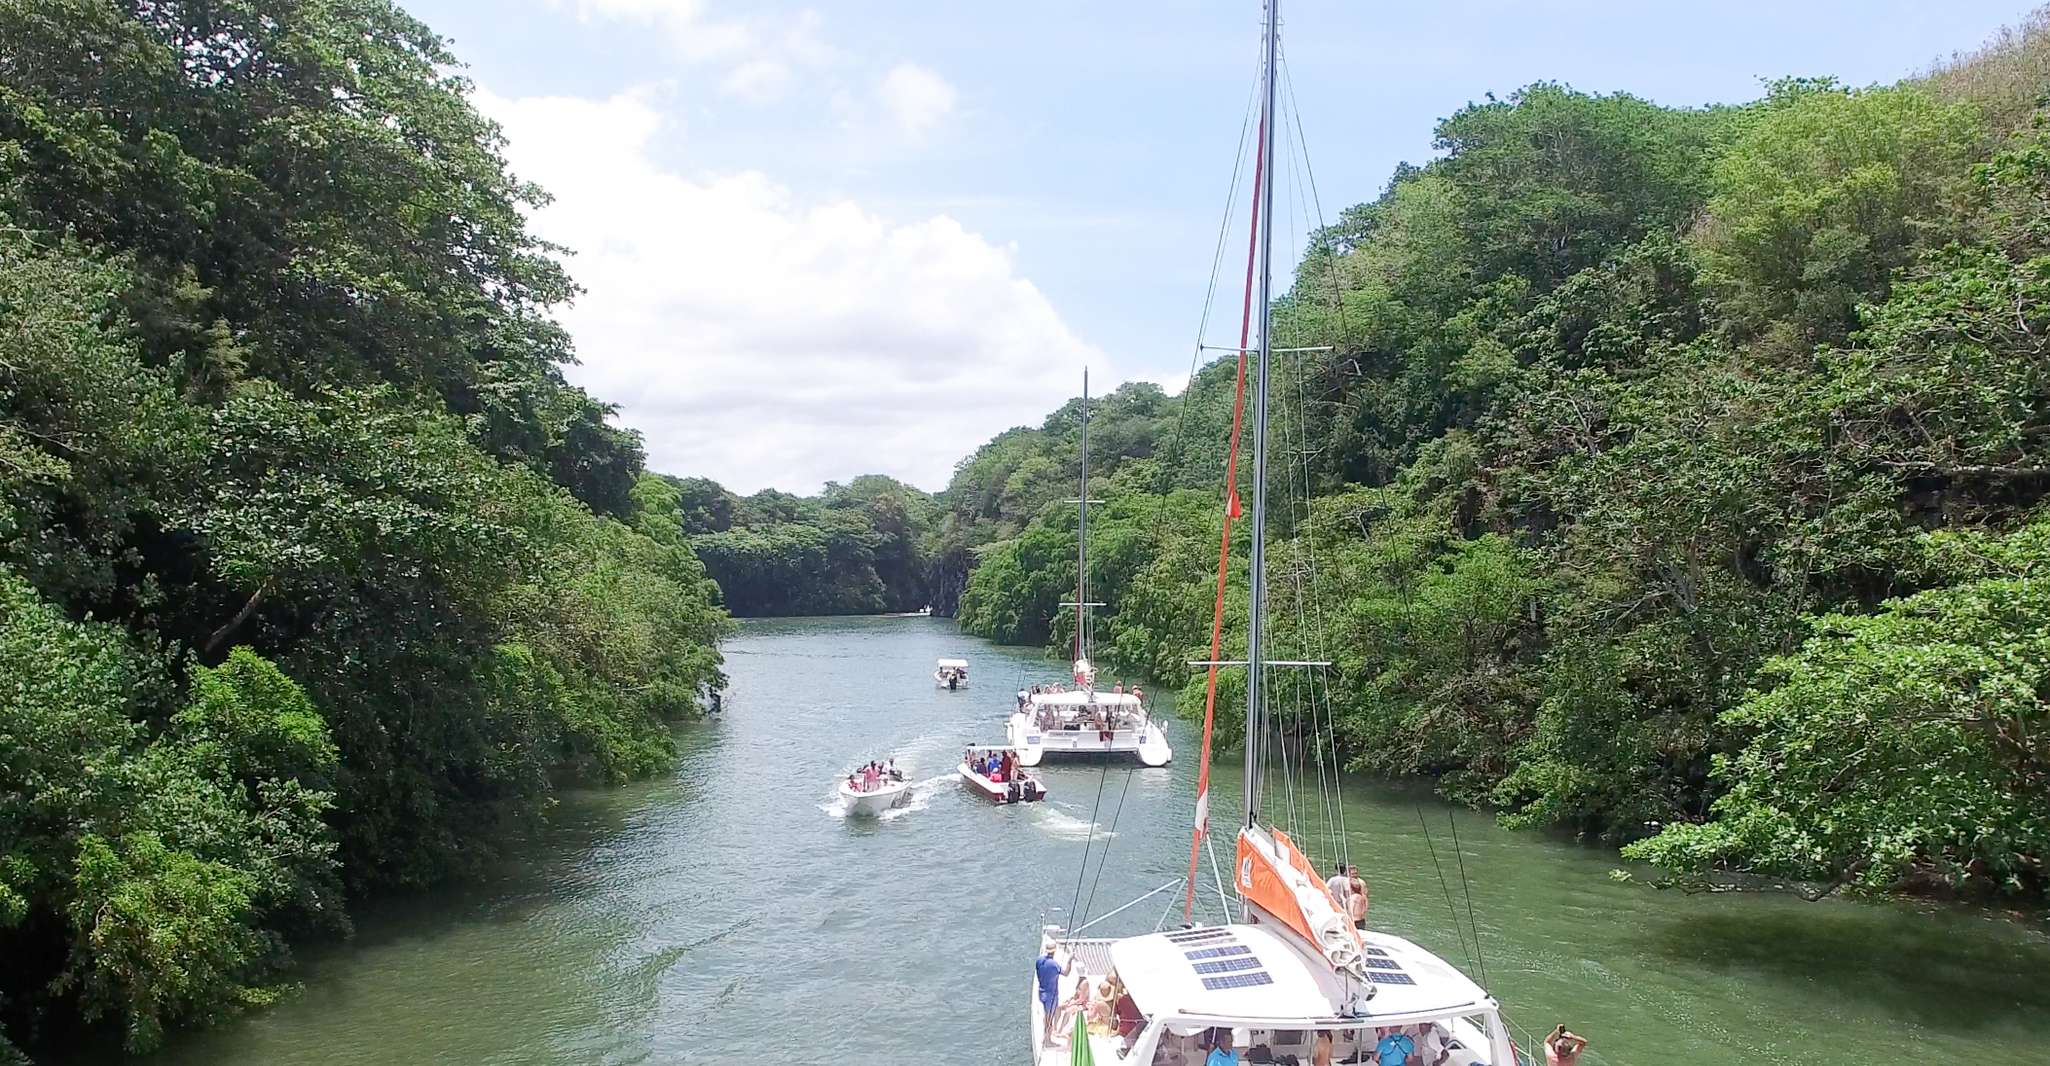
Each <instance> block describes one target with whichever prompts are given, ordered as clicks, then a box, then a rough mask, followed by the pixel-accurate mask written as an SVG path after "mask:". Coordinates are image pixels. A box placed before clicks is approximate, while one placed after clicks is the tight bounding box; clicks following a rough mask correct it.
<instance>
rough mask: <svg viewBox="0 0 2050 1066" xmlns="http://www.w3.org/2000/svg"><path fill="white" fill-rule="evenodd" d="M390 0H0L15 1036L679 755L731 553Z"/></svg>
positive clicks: (5, 705) (464, 89) (290, 934)
mask: <svg viewBox="0 0 2050 1066" xmlns="http://www.w3.org/2000/svg"><path fill="white" fill-rule="evenodd" d="M453 69H455V67H454V60H453V58H452V57H451V56H450V55H449V54H448V53H447V52H446V51H445V50H444V46H443V44H442V42H441V41H440V40H439V39H438V38H436V37H435V36H434V35H433V34H432V33H430V32H429V31H428V30H427V29H426V28H425V27H424V26H422V25H420V24H419V23H417V22H415V21H413V20H411V19H410V18H408V17H406V16H405V15H403V14H401V13H400V12H399V11H398V10H397V9H396V8H394V7H393V6H392V5H391V4H390V3H389V2H387V0H322V2H318V3H313V2H298V0H264V2H256V0H219V2H214V3H206V4H167V3H133V4H129V3H109V2H106V0H0V960H4V964H0V1021H4V1026H5V1030H4V1034H5V1035H4V1036H0V1060H6V1059H9V1058H12V1057H14V1055H15V1052H14V1050H13V1047H12V1045H11V1044H10V1041H13V1042H15V1043H32V1042H36V1041H46V1040H50V1039H53V1037H54V1036H55V1035H56V1034H60V1033H63V1032H65V1031H68V1030H69V1029H71V1028H72V1027H74V1026H76V1025H78V1024H80V1023H81V1022H84V1023H94V1024H97V1025H100V1026H104V1027H107V1028H110V1029H113V1030H116V1031H119V1032H122V1033H124V1034H125V1040H126V1043H127V1045H128V1046H129V1047H131V1048H134V1049H145V1048H148V1047H150V1046H152V1045H154V1044H156V1043H157V1042H158V1040H159V1039H160V1038H161V1036H162V1034H163V1033H164V1031H165V1030H166V1028H168V1027H170V1026H174V1025H177V1024H181V1023H190V1022H204V1021H206V1020H210V1019H214V1018H217V1017H220V1016H222V1015H225V1014H227V1013H230V1012H232V1011H234V1010H236V1009H238V1008H240V1007H243V1006H246V1005H250V1004H259V1003H263V1002H266V1001H268V1000H269V999H271V998H272V997H274V996H275V995H276V994H277V993H278V991H279V989H280V988H281V987H283V986H282V985H281V984H280V982H281V981H282V980H283V979H284V975H285V973H286V970H287V967H288V965H289V962H290V952H289V945H291V944H292V943H294V942H299V941H303V940H304V939H305V938H308V937H319V936H331V935H336V934H340V933H343V932H345V931H346V930H347V927H348V923H349V919H348V910H347V908H348V906H349V905H350V904H351V903H352V902H353V901H355V900H358V899H360V898H362V897H363V896H364V895H365V894H367V893H371V892H375V891H377V890H380V889H384V888H388V887H392V886H420V885H426V884H430V883H432V882H434V881H436V880H438V879H441V878H443V877H446V876H448V875H451V874H457V873H461V872H463V871H466V870H470V869H473V868H475V867H476V866H477V865H478V864H479V863H480V862H481V861H483V860H485V859H487V858H489V857H490V855H491V854H492V850H493V840H494V838H499V839H503V837H502V833H503V832H504V831H505V830H510V829H517V828H518V827H520V826H522V825H524V824H526V823H528V822H529V821H530V820H531V819H533V818H534V817H535V816H536V815H537V814H538V813H540V812H541V811H543V810H544V809H545V807H546V805H547V803H548V802H549V800H548V797H549V794H550V792H551V790H552V789H553V788H554V787H555V785H556V784H557V783H559V782H561V781H564V780H569V779H598V780H604V779H617V778H623V777H626V776H629V775H634V774H641V773H647V772H652V771H654V770H656V769H659V768H661V767H664V766H666V765H668V761H669V757H670V755H671V754H672V750H673V744H674V741H673V736H672V732H671V728H670V727H671V725H672V724H673V723H675V722H677V721H679V720H682V719H686V718H690V717H693V716H695V715H696V714H697V713H698V709H699V706H700V701H701V699H703V696H704V693H705V692H706V691H707V689H708V688H710V687H712V686H716V685H718V684H719V683H720V680H721V679H720V672H719V671H720V660H719V657H718V652H717V650H716V641H717V638H718V636H719V635H720V634H721V632H722V631H723V629H724V627H725V626H726V624H727V623H726V620H725V615H724V614H723V612H721V611H720V610H719V609H718V608H717V606H716V602H715V597H716V589H715V588H714V587H713V586H712V585H711V584H710V582H708V581H707V580H706V578H705V574H704V570H703V568H702V567H701V566H700V564H699V563H698V561H697V559H696V557H695V556H694V555H693V554H692V552H691V551H690V550H689V549H688V547H686V546H685V545H683V544H682V543H680V542H679V540H678V538H677V536H676V534H675V533H674V531H673V530H674V527H673V525H672V524H671V523H669V522H667V521H665V520H663V516H661V515H656V514H650V513H647V508H646V506H645V505H644V503H643V501H642V498H643V497H644V496H645V495H646V488H647V486H646V485H645V483H643V482H641V481H639V480H638V479H639V477H640V471H641V466H642V453H641V446H640V442H639V440H638V439H637V438H636V437H635V436H634V435H632V434H630V433H626V432H622V431H620V430H619V429H617V428H614V427H613V426H612V425H610V424H609V422H608V417H609V415H610V414H611V410H610V408H609V407H608V406H607V405H605V404H603V403H601V402H599V401H598V400H595V399H593V398H592V397H590V396H588V395H586V394H585V393H583V392H582V391H580V390H578V389H576V388H573V387H570V386H568V385H566V384H565V383H564V380H563V377H562V375H561V367H562V366H563V365H564V364H565V363H567V362H568V361H570V359H571V357H572V352H571V348H570V344H569V340H568V338H567V337H566V336H565V335H564V333H563V331H562V330H561V329H560V328H559V327H558V326H557V325H556V324H555V322H554V321H553V319H552V318H551V317H550V311H551V309H552V308H553V307H555V306H556V305H558V304H560V303H562V302H563V301H564V300H566V299H568V298H570V297H571V296H572V294H573V293H574V291H575V290H574V287H573V285H572V284H571V282H570V280H569V278H568V277H567V275H566V274H565V273H564V271H563V269H562V267H561V265H560V263H559V260H558V256H557V250H556V249H554V248H551V247H549V246H548V245H546V244H544V243H542V242H540V241H538V240H537V239H535V238H534V237H533V236H532V235H531V234H530V233H529V232H528V231H527V229H526V222H525V220H524V216H523V210H524V209H525V208H527V207H530V206H531V205H533V204H536V203H538V202H539V201H540V199H541V196H542V194H541V192H540V191H539V190H537V189H535V188H532V187H530V186H527V185H525V184H522V183H520V182H519V181H517V180H516V179H515V178H513V177H512V176H511V175H510V174H508V172H507V170H506V167H505V165H504V162H503V160H502V158H501V156H500V144H501V142H500V135H499V133H498V131H497V130H496V128H495V127H494V126H492V125H491V124H490V123H489V122H487V121H486V120H484V119H483V118H482V117H481V116H480V115H479V114H478V113H477V111H476V110H475V109H474V108H473V107H472V106H471V104H470V102H469V98H468V91H469V87H468V86H467V84H466V83H465V82H464V81H463V80H462V79H460V78H459V77H456V76H454V75H452V74H451V73H450V71H452V70H453Z"/></svg>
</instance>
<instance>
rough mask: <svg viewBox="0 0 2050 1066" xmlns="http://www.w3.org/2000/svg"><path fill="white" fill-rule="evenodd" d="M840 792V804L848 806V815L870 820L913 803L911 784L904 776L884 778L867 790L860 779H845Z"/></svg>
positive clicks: (841, 782) (842, 780)
mask: <svg viewBox="0 0 2050 1066" xmlns="http://www.w3.org/2000/svg"><path fill="white" fill-rule="evenodd" d="M839 791H840V802H842V803H844V804H846V806H847V813H848V814H859V815H865V816H867V817H870V818H873V817H875V816H876V815H879V814H881V813H883V812H884V811H887V810H889V809H891V808H892V807H902V806H903V805H905V804H906V803H909V802H911V782H909V781H906V780H904V775H902V774H895V775H893V776H888V777H884V778H882V779H881V780H879V781H877V782H876V783H875V784H874V785H872V786H869V787H866V788H864V787H862V785H861V779H860V778H843V779H841V781H840V788H839Z"/></svg>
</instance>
